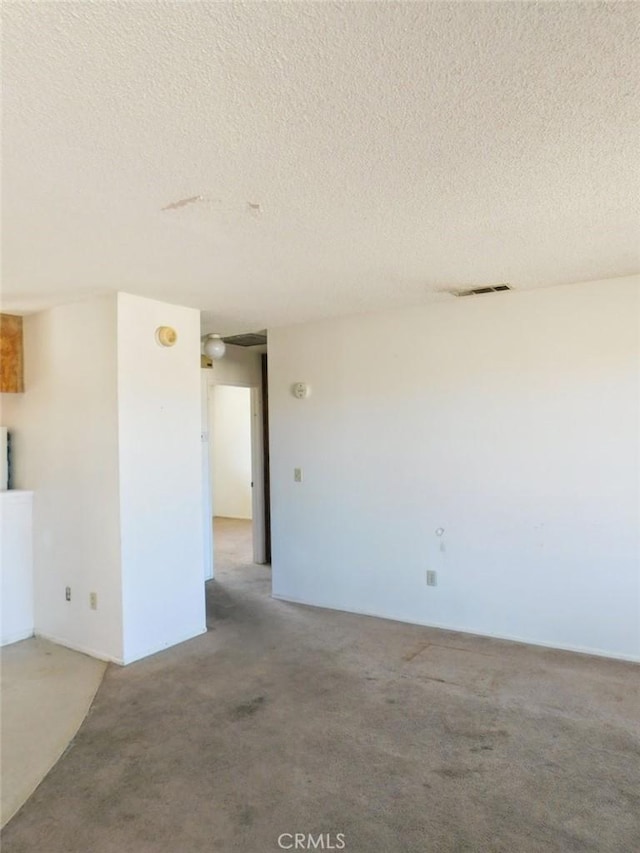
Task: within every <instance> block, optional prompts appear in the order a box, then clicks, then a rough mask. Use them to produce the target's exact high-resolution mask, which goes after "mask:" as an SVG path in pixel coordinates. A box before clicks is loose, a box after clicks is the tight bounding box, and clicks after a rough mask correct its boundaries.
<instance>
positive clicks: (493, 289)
mask: <svg viewBox="0 0 640 853" xmlns="http://www.w3.org/2000/svg"><path fill="white" fill-rule="evenodd" d="M503 290H513V288H512V287H511V285H510V284H494V285H492V286H491V287H474V288H473V290H451V291H450V293H453V295H454V296H478V295H480V294H481V293H501V292H502V291H503Z"/></svg>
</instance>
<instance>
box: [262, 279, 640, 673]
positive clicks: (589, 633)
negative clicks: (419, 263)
mask: <svg viewBox="0 0 640 853" xmlns="http://www.w3.org/2000/svg"><path fill="white" fill-rule="evenodd" d="M639 319H640V278H639V277H633V278H627V279H618V280H610V281H606V282H595V283H589V284H582V285H573V286H565V287H558V288H552V289H546V290H537V291H529V292H523V293H518V292H515V293H506V294H500V295H490V296H484V297H476V298H466V299H459V300H452V301H451V302H450V303H442V304H438V305H431V306H424V307H418V308H415V309H413V310H402V311H394V312H387V313H382V314H372V315H365V316H358V317H351V318H345V319H340V320H336V321H330V322H329V321H327V322H321V323H314V324H308V325H300V326H295V327H289V328H280V329H273V330H270V333H269V367H270V382H269V398H270V429H271V488H272V536H273V592H274V595H276V596H278V597H281V598H286V599H291V600H298V601H304V602H308V603H311V604H316V605H322V606H327V607H334V608H338V609H343V610H351V611H357V612H362V613H369V614H374V615H379V616H385V617H389V618H393V619H399V620H403V621H409V622H416V623H422V624H429V625H437V626H443V627H447V628H453V629H459V630H463V631H470V632H474V633H478V634H486V635H492V636H499V637H506V638H513V639H518V640H524V641H527V642H532V643H541V644H548V645H551V646H557V647H562V648H568V649H576V650H585V651H592V652H595V653H599V654H604V655H611V656H614V657H623V658H632V659H638V658H639V657H640V639H639V633H640V594H639V584H640V545H639V524H638V522H639V516H640V512H639V511H640V499H639V481H640V477H639V473H640V467H639V435H640V421H639V394H640V383H639V379H640V348H639V347H640V345H639V338H640V334H639ZM296 381H304V382H307V383H308V384H309V386H310V394H309V397H308V398H307V399H305V400H297V399H294V397H293V396H292V394H291V391H290V389H291V385H292V383H294V382H296ZM294 467H301V468H302V469H303V477H304V480H303V483H301V484H297V483H295V482H294V478H293V469H294ZM438 528H443V529H444V534H443V535H442V536H438V535H436V530H437V529H438ZM427 569H433V570H436V571H437V572H438V586H437V587H435V588H431V587H427V586H426V583H425V573H426V571H427Z"/></svg>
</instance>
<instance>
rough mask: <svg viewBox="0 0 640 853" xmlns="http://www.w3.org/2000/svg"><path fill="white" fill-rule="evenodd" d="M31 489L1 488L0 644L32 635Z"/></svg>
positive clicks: (13, 641)
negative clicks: (3, 489)
mask: <svg viewBox="0 0 640 853" xmlns="http://www.w3.org/2000/svg"><path fill="white" fill-rule="evenodd" d="M32 499H33V495H32V494H31V492H22V491H15V490H11V491H9V492H0V591H1V595H0V645H3V646H4V645H7V644H8V643H15V642H17V641H18V640H24V639H26V638H27V637H31V636H32V635H33V630H34V615H33V523H32V514H33V512H32Z"/></svg>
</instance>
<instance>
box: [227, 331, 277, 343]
mask: <svg viewBox="0 0 640 853" xmlns="http://www.w3.org/2000/svg"><path fill="white" fill-rule="evenodd" d="M222 340H223V341H224V342H225V344H231V346H234V347H261V346H264V345H265V344H266V342H267V336H266V335H265V334H263V333H262V332H249V333H248V334H246V335H231V337H228V338H223V339H222Z"/></svg>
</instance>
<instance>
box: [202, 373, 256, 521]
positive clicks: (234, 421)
mask: <svg viewBox="0 0 640 853" xmlns="http://www.w3.org/2000/svg"><path fill="white" fill-rule="evenodd" d="M209 412H210V416H209V429H210V431H211V442H212V445H211V446H212V450H213V452H212V454H211V483H212V504H213V514H214V515H217V516H222V517H224V518H251V514H252V507H251V503H252V495H251V389H250V388H238V387H236V386H233V385H216V386H215V387H214V388H213V393H212V394H211V399H210V408H209Z"/></svg>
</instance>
